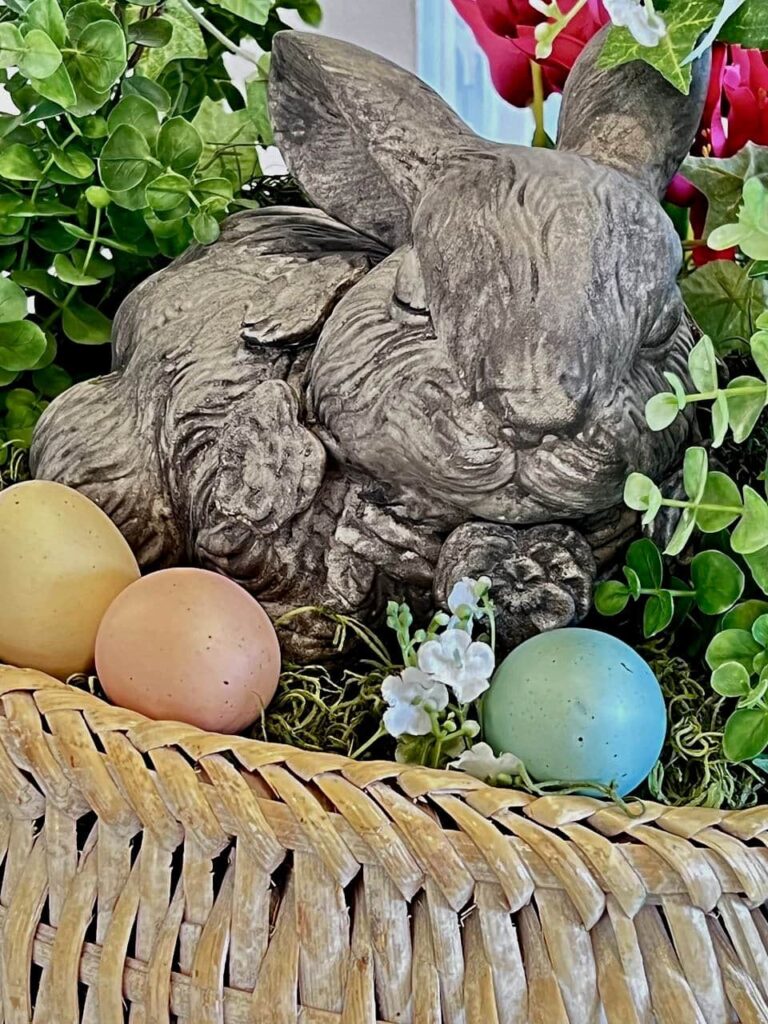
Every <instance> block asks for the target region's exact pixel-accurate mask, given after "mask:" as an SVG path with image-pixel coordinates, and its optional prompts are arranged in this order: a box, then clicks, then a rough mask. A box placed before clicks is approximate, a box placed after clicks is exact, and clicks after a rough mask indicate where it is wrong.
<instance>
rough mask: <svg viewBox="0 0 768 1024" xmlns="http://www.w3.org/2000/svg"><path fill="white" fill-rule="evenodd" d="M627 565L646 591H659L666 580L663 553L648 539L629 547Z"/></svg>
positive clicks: (645, 538) (644, 538)
mask: <svg viewBox="0 0 768 1024" xmlns="http://www.w3.org/2000/svg"><path fill="white" fill-rule="evenodd" d="M626 563H627V565H628V566H629V568H630V569H633V570H634V571H635V572H636V573H637V576H638V579H639V580H640V584H641V586H642V588H643V589H644V590H656V589H658V588H659V587H660V586H661V584H662V582H663V580H664V563H663V561H662V558H661V552H660V551H659V549H658V548H657V547H656V545H655V544H654V543H653V541H652V540H649V539H648V538H647V537H643V538H642V540H636V541H635V542H634V543H633V544H630V545H629V549H628V551H627V557H626Z"/></svg>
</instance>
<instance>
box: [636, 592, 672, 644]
mask: <svg viewBox="0 0 768 1024" xmlns="http://www.w3.org/2000/svg"><path fill="white" fill-rule="evenodd" d="M674 615H675V602H674V599H673V597H672V595H671V594H670V593H669V591H668V590H660V591H659V593H658V594H653V595H652V596H651V597H649V598H648V601H647V602H646V605H645V611H644V612H643V635H644V636H645V638H646V639H647V640H650V639H651V637H654V636H658V634H659V633H662V632H663V631H664V630H665V629H666V628H667V626H668V625H669V624H670V622H671V621H672V619H673V618H674Z"/></svg>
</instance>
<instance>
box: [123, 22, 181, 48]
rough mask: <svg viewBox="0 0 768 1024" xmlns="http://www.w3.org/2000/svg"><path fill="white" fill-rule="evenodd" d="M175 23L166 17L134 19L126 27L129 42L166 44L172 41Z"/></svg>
mask: <svg viewBox="0 0 768 1024" xmlns="http://www.w3.org/2000/svg"><path fill="white" fill-rule="evenodd" d="M172 35H173V25H172V24H171V22H170V21H166V19H165V18H144V19H142V20H140V21H133V22H131V24H130V25H129V26H128V28H127V29H126V37H127V39H128V42H130V43H136V44H137V45H139V46H166V45H167V44H168V43H169V42H170V41H171V36H172Z"/></svg>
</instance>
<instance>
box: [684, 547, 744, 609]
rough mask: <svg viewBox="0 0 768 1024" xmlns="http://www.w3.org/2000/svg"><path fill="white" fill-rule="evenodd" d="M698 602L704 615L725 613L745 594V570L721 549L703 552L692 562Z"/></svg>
mask: <svg viewBox="0 0 768 1024" xmlns="http://www.w3.org/2000/svg"><path fill="white" fill-rule="evenodd" d="M691 583H692V585H693V589H694V590H695V591H696V604H697V605H698V607H699V609H700V610H701V611H702V612H704V614H705V615H722V614H723V612H726V611H728V609H729V608H732V607H733V606H734V605H735V604H736V602H737V601H738V600H739V598H740V597H741V595H742V594H743V593H744V583H745V580H744V573H743V572H742V571H741V569H740V568H739V567H738V565H736V563H735V562H734V561H733V559H732V558H729V557H728V555H725V554H723V552H722V551H701V552H699V554H698V555H696V557H695V558H694V559H693V561H692V562H691Z"/></svg>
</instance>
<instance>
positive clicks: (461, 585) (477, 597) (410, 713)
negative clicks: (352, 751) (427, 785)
mask: <svg viewBox="0 0 768 1024" xmlns="http://www.w3.org/2000/svg"><path fill="white" fill-rule="evenodd" d="M489 587H490V580H488V579H487V578H485V577H483V578H482V579H480V580H472V579H469V578H465V579H462V580H460V581H459V582H458V583H457V584H456V585H455V586H454V588H453V590H452V591H451V594H450V596H449V598H448V607H449V608H450V610H451V612H452V618H451V620H450V622H449V623H448V626H447V628H446V629H445V630H444V631H443V632H442V633H441V634H439V635H437V636H436V637H435V638H434V639H432V640H427V641H426V643H423V644H421V646H420V647H419V650H418V654H417V661H418V667H416V666H414V667H411V668H406V669H404V670H403V671H402V672H401V673H400V675H397V676H388V677H387V678H386V679H385V680H384V683H383V685H382V690H381V692H382V696H383V697H384V700H385V701H386V702H387V704H388V705H389V707H388V709H387V711H385V712H384V727H385V728H386V730H387V732H388V733H389V734H390V736H395V737H397V738H399V737H400V736H405V735H407V736H426V735H427V734H428V733H429V732H431V731H432V727H433V721H434V715H435V714H437V713H439V712H441V711H444V710H445V709H446V708H447V707H448V704H449V703H450V701H451V700H453V701H454V702H455V703H457V704H459V705H467V704H471V703H472V702H473V701H476V700H477V698H478V697H479V696H480V695H481V694H483V693H485V691H486V690H487V689H488V687H489V686H490V682H491V676H492V675H493V670H494V668H495V666H496V658H495V656H494V653H493V650H492V648H491V647H490V645H489V644H487V643H484V642H482V641H477V640H473V639H472V625H473V621H474V620H475V619H477V618H481V617H482V616H483V615H484V614H485V613H484V610H483V606H482V598H483V596H484V595H485V594H487V592H488V589H489Z"/></svg>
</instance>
